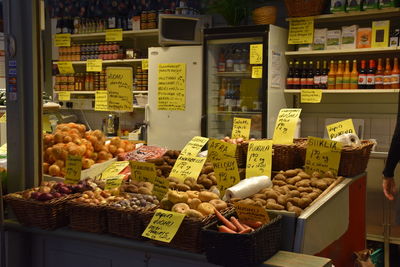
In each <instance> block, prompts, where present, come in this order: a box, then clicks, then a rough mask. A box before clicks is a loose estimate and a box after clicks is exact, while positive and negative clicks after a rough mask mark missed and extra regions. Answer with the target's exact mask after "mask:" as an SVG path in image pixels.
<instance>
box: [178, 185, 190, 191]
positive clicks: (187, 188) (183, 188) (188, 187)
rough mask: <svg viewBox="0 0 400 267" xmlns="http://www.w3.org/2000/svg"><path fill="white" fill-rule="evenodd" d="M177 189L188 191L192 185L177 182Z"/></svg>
mask: <svg viewBox="0 0 400 267" xmlns="http://www.w3.org/2000/svg"><path fill="white" fill-rule="evenodd" d="M176 189H178V191H184V192H186V191H188V190H190V186H188V185H186V184H177V185H176Z"/></svg>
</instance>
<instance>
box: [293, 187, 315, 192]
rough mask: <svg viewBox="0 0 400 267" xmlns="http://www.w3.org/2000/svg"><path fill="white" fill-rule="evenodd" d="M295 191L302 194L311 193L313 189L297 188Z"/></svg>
mask: <svg viewBox="0 0 400 267" xmlns="http://www.w3.org/2000/svg"><path fill="white" fill-rule="evenodd" d="M297 190H298V191H299V192H300V193H302V192H307V193H311V192H312V191H313V189H312V188H311V187H298V188H297Z"/></svg>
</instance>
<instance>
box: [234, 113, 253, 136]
mask: <svg viewBox="0 0 400 267" xmlns="http://www.w3.org/2000/svg"><path fill="white" fill-rule="evenodd" d="M250 128H251V119H246V118H236V117H235V118H233V127H232V135H231V136H232V139H235V138H243V139H244V140H249V138H250Z"/></svg>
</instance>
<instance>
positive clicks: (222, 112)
mask: <svg viewBox="0 0 400 267" xmlns="http://www.w3.org/2000/svg"><path fill="white" fill-rule="evenodd" d="M261 113H262V111H218V112H216V113H214V114H216V115H235V114H243V115H246V114H249V115H252V114H261Z"/></svg>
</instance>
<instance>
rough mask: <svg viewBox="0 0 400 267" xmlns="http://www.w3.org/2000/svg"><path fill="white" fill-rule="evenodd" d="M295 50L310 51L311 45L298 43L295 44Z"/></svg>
mask: <svg viewBox="0 0 400 267" xmlns="http://www.w3.org/2000/svg"><path fill="white" fill-rule="evenodd" d="M297 50H299V51H311V50H312V45H311V44H299V45H297Z"/></svg>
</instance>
